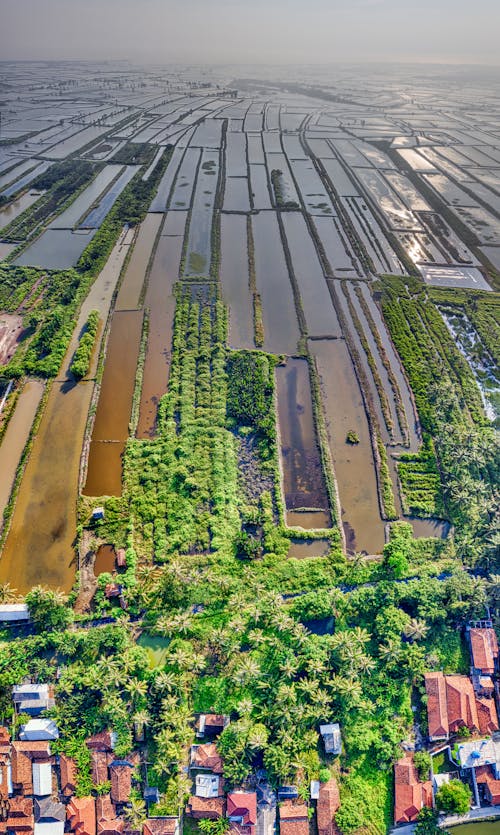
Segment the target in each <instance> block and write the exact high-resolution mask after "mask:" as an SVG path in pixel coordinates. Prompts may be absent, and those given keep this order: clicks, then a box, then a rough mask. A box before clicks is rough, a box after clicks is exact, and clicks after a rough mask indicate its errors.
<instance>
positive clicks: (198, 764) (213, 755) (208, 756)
mask: <svg viewBox="0 0 500 835" xmlns="http://www.w3.org/2000/svg"><path fill="white" fill-rule="evenodd" d="M191 765H192V766H193V767H194V768H209V769H210V771H213V773H214V774H222V759H221V757H220V755H219V753H218V751H217V746H216V745H215V743H214V742H207V743H206V744H205V745H196V746H194V748H193V752H192V757H191Z"/></svg>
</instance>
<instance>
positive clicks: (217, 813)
mask: <svg viewBox="0 0 500 835" xmlns="http://www.w3.org/2000/svg"><path fill="white" fill-rule="evenodd" d="M187 813H188V815H189V816H190V817H192V818H197V819H200V818H208V819H209V820H217V818H222V817H224V815H225V814H226V801H225V798H224V797H197V796H196V795H192V796H191V797H190V798H189V801H188V805H187Z"/></svg>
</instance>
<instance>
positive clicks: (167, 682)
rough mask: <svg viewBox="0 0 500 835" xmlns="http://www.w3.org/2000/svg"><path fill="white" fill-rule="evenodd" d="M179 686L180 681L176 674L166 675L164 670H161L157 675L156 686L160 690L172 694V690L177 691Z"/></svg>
mask: <svg viewBox="0 0 500 835" xmlns="http://www.w3.org/2000/svg"><path fill="white" fill-rule="evenodd" d="M177 684H178V679H177V676H176V674H175V673H172V672H169V673H166V672H165V671H164V670H161V671H160V672H159V673H157V675H156V678H155V680H154V686H155V687H156V688H157V689H158V690H166V691H167V693H171V692H172V690H175V689H176V687H177Z"/></svg>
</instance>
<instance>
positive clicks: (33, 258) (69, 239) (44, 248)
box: [13, 229, 97, 270]
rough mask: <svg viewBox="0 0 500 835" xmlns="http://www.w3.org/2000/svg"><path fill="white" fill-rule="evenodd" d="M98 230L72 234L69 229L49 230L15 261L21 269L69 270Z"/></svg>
mask: <svg viewBox="0 0 500 835" xmlns="http://www.w3.org/2000/svg"><path fill="white" fill-rule="evenodd" d="M96 231H97V230H96V229H91V230H89V231H87V230H82V231H78V232H72V231H71V230H69V229H47V230H46V231H45V232H43V234H42V235H40V237H39V238H37V240H36V241H34V242H33V243H32V244H31V246H29V247H28V248H27V249H25V250H24V252H22V253H21V254H20V255H19V256H18V257H17V258H16V259H15V260H14V262H13V263H14V264H16V265H17V266H19V267H41V268H42V269H45V270H69V268H70V267H74V266H75V264H76V263H77V261H78V259H79V258H80V255H81V254H82V252H83V250H84V249H86V247H87V246H88V245H89V243H90V241H91V240H92V238H93V237H94V235H95V233H96Z"/></svg>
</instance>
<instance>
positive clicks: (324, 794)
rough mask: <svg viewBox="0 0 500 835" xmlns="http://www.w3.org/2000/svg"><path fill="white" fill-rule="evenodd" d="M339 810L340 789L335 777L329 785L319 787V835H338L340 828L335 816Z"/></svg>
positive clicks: (317, 816) (317, 811) (317, 813)
mask: <svg viewBox="0 0 500 835" xmlns="http://www.w3.org/2000/svg"><path fill="white" fill-rule="evenodd" d="M339 808H340V792H339V787H338V784H337V781H336V779H335V777H332V778H331V779H330V780H328V783H321V785H320V787H319V798H318V802H317V804H316V818H317V821H318V833H319V835H337V832H338V827H337V824H336V823H335V819H334V815H335V812H337V810H338V809H339Z"/></svg>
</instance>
